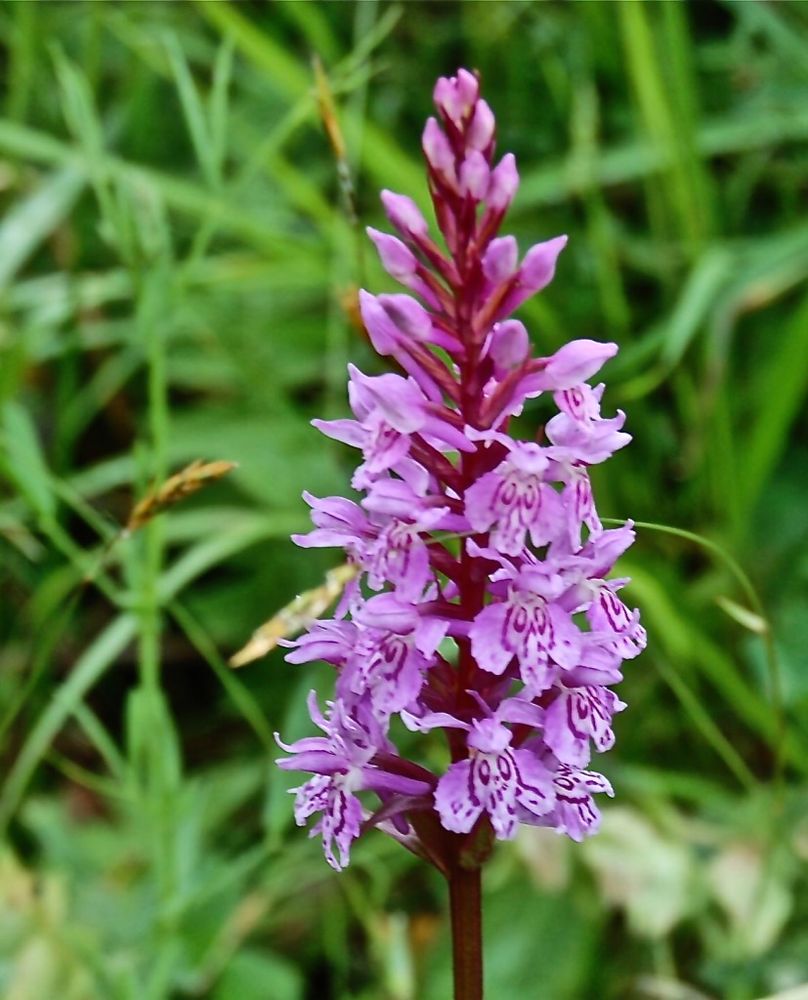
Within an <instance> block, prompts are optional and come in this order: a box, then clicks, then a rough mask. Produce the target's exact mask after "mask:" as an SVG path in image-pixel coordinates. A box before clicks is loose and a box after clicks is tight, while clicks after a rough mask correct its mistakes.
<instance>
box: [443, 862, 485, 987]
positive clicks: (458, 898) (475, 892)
mask: <svg viewBox="0 0 808 1000" xmlns="http://www.w3.org/2000/svg"><path fill="white" fill-rule="evenodd" d="M449 903H450V907H451V913H452V965H453V969H454V1000H482V996H483V940H482V937H483V935H482V925H483V918H482V905H481V876H480V869H479V868H461V867H460V866H459V865H458V866H455V867H453V868H452V869H451V870H450V872H449Z"/></svg>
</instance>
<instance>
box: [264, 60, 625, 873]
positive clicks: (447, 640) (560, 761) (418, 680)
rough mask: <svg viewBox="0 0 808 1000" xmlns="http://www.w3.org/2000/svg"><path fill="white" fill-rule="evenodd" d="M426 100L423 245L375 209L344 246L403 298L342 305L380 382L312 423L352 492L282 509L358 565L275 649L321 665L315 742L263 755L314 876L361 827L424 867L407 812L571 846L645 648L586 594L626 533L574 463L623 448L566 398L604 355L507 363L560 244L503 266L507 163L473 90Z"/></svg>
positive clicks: (605, 786) (454, 89)
mask: <svg viewBox="0 0 808 1000" xmlns="http://www.w3.org/2000/svg"><path fill="white" fill-rule="evenodd" d="M434 98H435V104H436V107H437V110H438V118H430V119H429V120H428V122H427V124H426V128H425V129H424V134H423V151H424V155H425V158H426V164H427V170H428V177H429V187H430V192H431V195H432V201H433V204H434V208H435V215H436V218H437V222H438V226H439V228H440V232H441V234H442V236H443V241H444V244H445V248H446V250H444V249H442V248H441V246H440V245H439V244H438V243H436V242H434V241H433V240H432V238H431V236H430V233H429V226H428V224H427V222H426V220H425V219H424V217H423V215H422V214H421V212H420V210H419V209H418V207H417V206H416V204H415V202H413V201H412V200H411V199H410V198H408V197H406V196H405V195H401V194H393V193H392V192H389V191H385V192H383V193H382V201H383V203H384V208H385V210H386V213H387V216H388V218H389V220H390V222H391V223H392V225H393V227H394V228H395V229H396V230H397V232H398V234H399V235H398V236H392V235H389V234H387V233H382V232H378V231H377V230H374V229H369V230H368V233H369V235H370V238H371V239H372V240H373V242H374V243H375V245H376V248H377V250H378V252H379V255H380V257H381V261H382V264H383V265H384V267H385V269H386V270H387V271H388V272H389V274H390V275H392V277H393V278H395V279H396V280H397V281H398V282H400V283H401V284H402V285H403V286H405V287H406V288H407V289H408V290H409V291H410V292H412V293H414V295H412V296H411V295H407V294H392V295H377V296H374V295H371V294H369V293H367V292H362V293H361V310H362V317H363V320H364V323H365V326H366V328H367V331H368V333H369V336H370V339H371V341H372V343H373V346H374V348H375V349H376V351H377V352H378V353H379V354H381V355H386V356H390V357H391V358H393V359H394V361H395V362H396V363H397V364H398V366H399V367H400V369H401V370H402V371H403V372H404V374H403V375H402V374H385V375H379V376H367V375H364V374H363V373H362V372H360V371H359V370H357V369H356V368H354V367H353V366H350V367H349V375H350V380H349V385H348V394H349V400H350V405H351V409H352V411H353V414H354V417H355V419H345V420H332V421H320V420H316V421H314V424H315V425H316V426H317V427H318V428H319V429H320V430H321V431H322V432H323V433H324V434H326V435H328V436H329V437H331V438H335V439H336V440H338V441H342V442H346V443H348V444H349V445H352V446H354V447H355V448H357V449H359V450H360V451H361V453H362V462H361V464H360V465H359V466H358V468H357V469H356V472H355V473H354V476H353V480H352V486H353V488H354V489H355V490H357V491H358V492H360V493H362V494H363V497H362V499H361V500H360V502H358V503H357V502H354V501H353V500H348V499H344V498H342V497H326V498H324V499H318V498H316V497H313V496H310V495H308V494H306V495H305V498H306V501H307V502H308V504H309V505H310V506H311V508H312V519H313V521H314V524H315V528H314V530H313V531H311V532H310V533H309V534H307V535H302V536H295V539H294V540H295V541H296V542H297V544H298V545H301V546H304V547H311V546H336V547H341V548H343V549H344V550H345V551H346V552H347V554H348V557H349V559H350V560H352V561H353V562H354V563H355V565H356V567H357V569H358V571H359V572H358V576H357V579H356V580H355V582H354V583H353V584H352V585H350V586H349V588H348V589H347V590H346V592H345V595H344V597H343V599H342V601H341V603H340V606H339V607H338V608H337V611H336V616H335V618H334V619H333V620H328V621H317V622H315V623H314V624H313V625H312V627H311V628H310V629H309V631H308V633H307V634H305V635H303V636H302V637H301V638H300V639H298V640H296V641H295V642H293V643H288V645H290V646H291V647H292V651H291V652H290V653H289V654H288V655H287V659H288V660H289V661H291V662H292V663H303V662H307V661H312V660H324V661H326V662H328V663H330V664H333V666H334V667H335V668H336V694H335V697H334V700H333V701H331V702H328V704H327V708H326V711H325V713H322V712H321V710H320V708H319V707H318V704H317V700H316V698H315V697H314V694H313V693H312V696H311V698H310V701H309V707H310V711H311V715H312V719H313V721H314V722H315V723H316V725H317V726H318V727H319V728H320V729H321V730H322V733H323V735H321V736H315V737H309V738H307V739H302V740H298V741H297V742H296V743H293V744H291V745H286V744H284V743H281V746H282V747H283V748H284V749H285V750H286V751H287V752H288V753H289V754H291V756H289V757H286V758H283V759H281V760H280V761H279V762H278V763H279V765H280V767H282V768H286V769H292V770H301V771H307V772H309V773H311V774H312V775H313V777H311V778H310V779H309V780H308V781H307V782H306V783H305V784H303V785H302V786H301V787H300V788H299V789H297V790H296V801H295V818H296V820H297V822H298V824H300V825H302V824H304V823H305V822H306V821H307V820H308V819H309V818H310V817H312V816H315V815H316V816H317V817H318V819H317V822H316V825H315V826H314V828H313V831H312V832H313V833H320V834H321V835H322V839H323V846H324V850H325V856H326V858H327V860H328V862H329V863H330V864H331V865H332V866H333V867H335V868H340V867H342V866H344V865H345V864H347V862H348V858H349V849H350V845H351V843H352V841H353V840H354V838H356V837H357V836H358V835H359V833H360V832H362V830H364V829H365V828H366V827H367V826H369V825H379V826H380V827H382V828H383V829H385V830H386V831H387V832H388V833H391V834H392V835H393V836H396V837H398V838H399V839H401V840H402V841H403V842H404V843H408V844H409V846H410V847H413V848H414V849H416V850H419V849H420V850H421V851H422V852H423V853H425V854H427V855H431V856H432V857H433V858H434V856H435V849H434V845H432V846H431V847H430V845H428V844H424V843H423V840H424V838H425V837H426V832H425V831H428V829H429V824H428V823H423V822H419V818H420V817H423V816H424V815H426V814H431V815H432V816H433V817H436V818H437V821H439V827H438V829H442V830H445V831H450V832H451V833H455V834H467V833H471V832H472V831H474V832H475V833H476V832H477V831H479V830H481V829H482V828H483V827H485V826H486V824H490V825H489V826H488V829H489V830H493V833H494V834H495V835H496V837H497V838H499V839H508V838H511V837H513V836H514V834H515V832H516V829H517V825H518V824H519V823H520V822H524V823H531V824H536V825H541V826H548V827H551V828H553V829H555V830H557V831H558V832H560V833H563V834H566V835H568V836H570V837H572V838H574V839H575V840H580V839H581V838H582V837H584V836H585V835H587V834H590V833H593V832H594V831H595V830H596V829H597V825H598V821H599V813H598V810H597V807H596V806H595V804H594V801H593V793H598V792H606V793H607V794H609V795H610V794H612V791H611V787H610V785H609V783H608V781H607V780H606V779H605V778H604V777H603V776H602V775H600V774H598V773H596V772H594V771H590V770H587V769H586V768H587V765H588V764H589V761H590V756H591V750H592V747H593V746H594V749H595V750H596V751H598V752H600V751H603V750H608V749H609V748H610V747H611V746H612V744H613V742H614V733H613V731H612V728H611V720H612V715H613V714H614V713H615V712H617V711H620V710H622V709H623V708H624V707H625V705H624V704H623V702H621V701H620V700H618V698H617V696H616V695H615V694H614V693H613V691H612V690H611V689H610V685H612V684H613V683H615V682H616V681H619V680H620V679H621V673H620V670H621V665H622V662H623V660H624V659H627V658H630V657H634V656H636V655H637V654H638V653H639V652H640V651H641V649H642V648H643V646H644V644H645V634H644V631H643V628H642V626H641V625H640V623H639V617H638V613H637V611H636V610H631V609H629V608H627V607H626V605H625V604H624V603H623V602H622V601H621V600H620V597H619V596H618V591H619V590H620V588H621V587H622V586H623V585H624V584H625V583H626V582H627V581H626V580H625V579H607V576H608V574H609V572H610V571H611V569H612V567H613V565H614V563H615V561H616V559H617V558H618V557H619V556H620V554H621V553H622V552H624V551H625V550H626V549H627V548H628V547H629V545H631V543H632V541H633V537H634V536H633V532H632V530H631V527H630V525H627V526H624V527H621V528H617V529H614V530H604V528H603V526H602V524H601V522H600V520H599V518H598V514H597V511H596V509H595V504H594V502H593V498H592V491H591V488H590V481H589V475H588V471H587V470H588V468H589V466H591V465H594V464H596V463H599V462H603V461H604V460H605V459H607V458H608V457H609V456H610V455H611V454H612V453H613V452H614V451H615V450H616V449H618V448H622V447H623V446H624V445H625V444H627V443H628V441H629V440H630V439H629V436H628V435H627V434H625V433H623V431H622V426H623V421H624V415H623V414H622V413H620V412H618V414H617V416H615V417H611V418H604V417H602V416H601V414H600V401H601V396H602V393H603V385H602V384H601V385H597V386H595V387H592V386H590V385H589V384H588V383H587V380H588V379H590V378H591V377H592V376H593V375H594V374H595V373H596V372H597V371H598V369H599V368H600V367H601V366H602V364H603V363H604V362H605V361H606V360H607V359H608V358H610V357H612V356H613V355H614V354H615V352H616V350H617V348H616V345H615V344H611V343H599V342H596V341H593V340H575V341H572V342H571V343H568V344H566V345H565V346H564V347H562V348H561V349H560V350H558V351H557V352H556V353H555V354H553V355H551V356H549V357H543V358H533V357H531V355H530V340H529V337H528V334H527V331H526V329H525V327H524V326H523V324H522V323H521V322H519V320H516V319H511V318H509V317H510V316H511V313H512V312H513V311H514V310H515V309H516V308H517V307H518V306H519V305H520V304H521V303H522V302H524V301H525V299H527V298H528V297H529V296H531V295H534V294H535V293H536V292H539V291H541V289H543V288H544V287H545V286H546V285H547V284H548V283H549V282H550V281H551V280H552V277H553V274H554V271H555V265H556V259H557V257H558V255H559V253H560V251H561V250H562V249H563V247H564V244H565V243H566V237H564V236H559V237H556V238H555V239H551V240H548V241H547V242H544V243H538V244H537V245H535V246H533V247H531V248H530V249H529V250H528V251H527V253H526V254H525V255H524V257H523V258H522V259H521V261H520V259H519V252H518V247H517V244H516V240H515V239H514V238H513V237H512V236H498V235H497V234H498V231H499V227H500V224H501V222H502V219H503V216H504V215H505V213H506V211H507V209H508V206H509V205H510V203H511V201H512V199H513V197H514V195H515V193H516V190H517V186H518V180H519V178H518V174H517V171H516V164H515V161H514V157H513V156H512V155H511V154H510V153H507V154H505V156H503V157H502V159H501V160H499V162H497V163H495V161H494V140H495V122H494V116H493V113H492V112H491V109H490V108H489V106H488V104H486V102H485V101H484V100H482V99H481V98H480V96H479V85H478V80H477V78H476V77H475V76H474V75H473V74H472V73H469V72H468V71H466V70H460V71H459V72H458V74H457V76H456V77H451V78H442V79H440V80H439V81H438V83H437V85H436V87H435V92H434ZM446 251H448V253H447V252H446ZM542 393H549V394H552V398H553V400H554V403H555V413H554V415H553V416H552V417H551V419H549V421H548V422H547V423H546V425H545V427H544V436H543V438H542V443H537V442H534V441H524V440H518V439H515V438H513V437H511V436H510V435H509V433H508V426H509V422H510V419H511V418H512V417H514V416H518V415H519V414H520V413H521V411H522V407H523V404H524V402H525V400H526V399H532V398H535V397H537V396H539V395H541V394H542ZM395 716H399V717H400V718H401V719H402V720H403V722H404V724H405V725H406V727H407V728H408V729H410V730H412V731H414V732H421V733H425V732H428V731H430V730H434V729H440V730H443V731H444V733H445V734H446V737H447V740H448V745H449V749H450V753H451V761H452V762H451V764H450V765H449V766H448V768H447V770H446V771H445V773H444V774H442V775H435V774H433V773H432V772H431V771H429V770H427V769H426V768H425V767H423V766H422V765H421V764H420V763H418V762H416V761H413V760H410V759H407V758H405V757H403V756H402V755H400V754H399V753H398V751H397V749H396V747H395V745H394V743H393V741H392V738H391V729H390V726H391V721H392V720H393V718H394V717H395ZM279 742H280V740H279ZM363 792H368V793H374V795H375V796H376V797H377V798H374V799H370V798H366V797H364V796H363V799H364V801H363V800H360V798H359V796H358V794H357V793H363ZM370 805H373V808H372V809H371V808H370V807H369V806H370ZM434 827H437V823H435V822H433V828H434ZM419 841H420V842H419Z"/></svg>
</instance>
